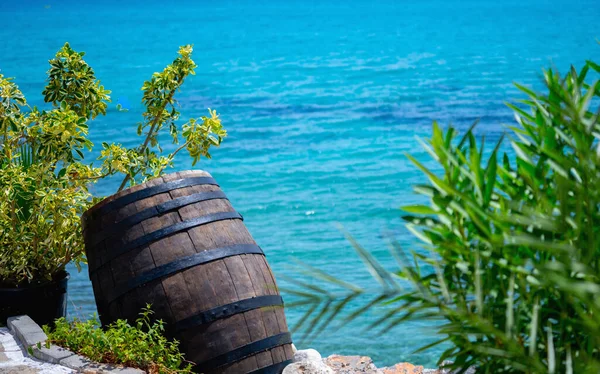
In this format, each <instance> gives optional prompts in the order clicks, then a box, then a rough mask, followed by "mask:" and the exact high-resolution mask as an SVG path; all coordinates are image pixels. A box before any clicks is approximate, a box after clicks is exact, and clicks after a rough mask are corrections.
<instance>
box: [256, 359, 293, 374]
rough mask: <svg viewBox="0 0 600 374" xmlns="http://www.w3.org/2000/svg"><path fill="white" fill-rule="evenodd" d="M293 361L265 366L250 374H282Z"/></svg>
mask: <svg viewBox="0 0 600 374" xmlns="http://www.w3.org/2000/svg"><path fill="white" fill-rule="evenodd" d="M292 362H293V360H285V361H282V362H280V363H277V364H273V365H269V366H265V367H264V368H260V369H257V370H253V371H251V372H249V373H248V374H280V373H281V372H282V371H283V369H285V367H286V366H288V365H289V364H291V363H292Z"/></svg>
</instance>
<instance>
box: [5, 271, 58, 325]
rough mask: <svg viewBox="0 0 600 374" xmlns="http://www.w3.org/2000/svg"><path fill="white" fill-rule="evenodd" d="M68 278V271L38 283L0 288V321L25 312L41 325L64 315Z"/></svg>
mask: <svg viewBox="0 0 600 374" xmlns="http://www.w3.org/2000/svg"><path fill="white" fill-rule="evenodd" d="M69 278H70V276H69V273H67V272H63V273H62V274H59V275H58V276H57V277H55V279H54V280H53V281H50V282H47V283H43V284H40V285H34V286H26V287H19V288H0V323H1V324H6V319H7V318H8V317H12V316H18V315H22V314H27V315H28V316H29V317H31V319H33V320H34V321H35V322H37V324H38V325H40V326H41V325H48V324H51V323H52V322H53V321H54V320H55V319H56V318H60V317H64V316H66V314H67V282H68V281H69Z"/></svg>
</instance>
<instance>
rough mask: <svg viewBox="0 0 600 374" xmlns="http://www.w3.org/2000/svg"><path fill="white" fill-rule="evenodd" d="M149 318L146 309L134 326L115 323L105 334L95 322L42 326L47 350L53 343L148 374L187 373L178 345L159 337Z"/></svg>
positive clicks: (58, 322) (59, 321) (157, 325)
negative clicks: (51, 327) (45, 336)
mask: <svg viewBox="0 0 600 374" xmlns="http://www.w3.org/2000/svg"><path fill="white" fill-rule="evenodd" d="M150 314H152V311H151V310H150V306H148V307H147V308H146V309H144V310H143V311H142V313H140V317H139V318H138V319H137V321H136V324H135V325H134V326H131V325H129V323H127V321H125V320H117V322H115V323H113V324H112V325H110V326H108V327H107V328H106V329H105V330H103V329H101V328H100V324H99V322H98V321H97V319H95V318H93V319H90V320H88V321H85V322H81V321H78V320H74V321H73V322H68V321H67V320H66V319H64V318H60V319H57V320H56V321H55V326H54V328H53V329H50V327H48V326H44V331H45V332H46V334H47V335H48V340H47V341H46V344H47V346H48V347H49V346H50V344H51V343H54V344H56V345H59V346H61V347H64V348H67V349H69V350H71V351H73V352H76V353H78V354H81V355H83V356H85V357H88V358H90V359H91V360H93V361H96V362H102V363H110V364H119V365H124V366H128V367H135V368H139V369H142V370H145V371H146V372H148V373H161V374H163V373H164V374H174V373H191V367H192V366H191V363H186V362H185V360H184V357H183V354H182V353H180V352H179V343H178V342H177V341H168V340H167V339H166V338H165V337H164V336H163V332H164V324H163V322H162V321H161V320H158V321H155V322H152V323H151V322H150Z"/></svg>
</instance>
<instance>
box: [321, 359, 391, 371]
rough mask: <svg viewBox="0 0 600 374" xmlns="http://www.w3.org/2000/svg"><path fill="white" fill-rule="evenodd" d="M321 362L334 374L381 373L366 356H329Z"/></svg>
mask: <svg viewBox="0 0 600 374" xmlns="http://www.w3.org/2000/svg"><path fill="white" fill-rule="evenodd" d="M323 361H325V364H327V366H329V367H330V368H332V369H333V371H334V372H335V373H336V374H362V373H365V374H382V371H381V370H378V369H377V366H375V364H374V363H373V360H372V359H371V357H367V356H340V355H331V356H329V357H327V358H326V359H324V360H323Z"/></svg>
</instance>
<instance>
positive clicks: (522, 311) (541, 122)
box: [288, 61, 600, 373]
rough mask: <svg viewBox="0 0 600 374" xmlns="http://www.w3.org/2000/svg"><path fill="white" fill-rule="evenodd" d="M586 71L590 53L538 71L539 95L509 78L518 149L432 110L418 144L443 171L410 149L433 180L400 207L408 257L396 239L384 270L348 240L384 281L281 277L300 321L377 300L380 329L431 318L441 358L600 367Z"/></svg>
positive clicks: (592, 135) (599, 208)
mask: <svg viewBox="0 0 600 374" xmlns="http://www.w3.org/2000/svg"><path fill="white" fill-rule="evenodd" d="M590 71H596V72H600V66H599V65H597V64H595V63H594V62H591V61H589V62H588V63H587V64H586V65H585V66H584V67H583V68H582V69H581V70H580V71H579V72H578V71H576V70H575V69H574V68H572V69H571V70H570V72H569V73H568V74H566V75H565V76H563V77H561V76H560V75H559V74H558V73H556V72H555V71H553V70H547V71H544V82H545V86H546V88H547V90H548V91H547V93H543V94H542V93H536V92H534V91H532V90H530V89H528V88H526V87H524V86H521V85H517V87H518V88H519V89H520V90H521V91H522V92H523V93H524V94H525V95H526V96H527V98H526V99H524V100H522V101H520V103H518V104H517V105H513V104H509V106H510V107H511V108H512V109H513V110H514V112H515V118H516V122H517V125H516V126H512V127H510V128H509V130H510V133H509V141H510V145H511V146H512V148H513V149H514V153H506V152H505V153H502V152H501V149H502V148H501V146H502V144H503V142H504V140H503V139H500V141H498V142H497V143H496V144H494V145H493V146H492V148H491V149H489V148H488V149H486V145H487V143H486V142H485V139H484V138H483V137H482V138H481V141H480V142H478V141H477V139H476V137H475V135H474V130H473V127H472V128H471V129H469V130H468V131H467V132H466V133H465V134H464V135H463V136H462V137H458V134H457V131H456V129H454V128H453V127H448V128H447V129H446V130H445V131H443V130H442V129H441V128H440V127H439V126H438V125H437V124H436V123H434V125H433V135H432V137H431V139H429V141H428V142H427V143H423V146H424V147H425V149H426V150H427V152H428V153H429V154H430V155H431V157H432V158H433V160H435V161H436V162H437V163H438V164H439V165H440V166H441V172H440V173H436V172H434V171H432V170H430V169H428V168H427V167H426V166H425V165H424V164H422V163H421V162H420V161H418V160H417V159H415V158H414V157H412V156H408V157H409V158H410V159H411V160H412V162H413V163H414V164H415V165H416V166H417V167H418V168H419V169H420V170H421V171H422V172H423V173H424V174H425V176H426V177H427V178H428V179H429V183H428V184H424V185H417V186H415V192H416V193H418V194H420V195H422V196H424V197H425V198H427V199H428V200H429V204H427V205H413V206H406V207H404V208H403V210H404V211H405V212H407V213H408V215H406V216H404V219H405V220H406V222H407V227H408V229H409V230H410V231H411V232H412V233H413V234H414V235H415V236H416V237H417V238H418V239H419V240H420V242H421V243H422V248H421V249H419V250H415V251H412V258H409V257H408V256H407V255H406V254H405V252H404V251H402V250H401V249H400V248H399V246H398V245H397V243H392V254H393V255H394V257H395V259H396V260H397V262H398V265H399V267H400V269H399V270H398V271H396V272H388V271H386V270H385V269H384V268H383V267H382V266H381V265H380V264H379V263H378V262H377V260H376V259H375V258H374V257H373V256H372V255H371V254H370V253H368V252H367V251H366V250H365V249H364V248H362V247H361V246H360V245H359V244H358V243H356V242H354V241H353V242H352V244H353V245H354V246H355V248H356V250H357V252H358V253H359V255H360V256H361V258H362V259H363V260H364V262H365V263H366V265H367V267H368V269H369V270H370V271H371V273H372V274H373V275H374V277H375V279H376V280H377V281H378V282H379V283H380V285H381V290H380V291H377V292H375V293H373V292H372V290H366V289H364V288H361V287H358V286H356V285H353V284H349V283H345V282H342V281H340V280H338V279H335V278H334V277H331V276H329V275H327V274H326V273H323V272H321V271H317V270H312V273H313V274H314V275H315V276H317V277H318V278H320V279H321V280H323V281H325V282H327V283H328V284H330V285H335V286H337V287H338V289H340V288H341V289H342V290H343V291H340V292H332V291H328V290H326V289H325V288H323V287H321V286H319V285H312V284H307V283H300V285H299V287H297V288H292V289H289V290H288V292H290V293H292V294H293V295H296V297H297V301H296V305H303V306H305V307H306V308H307V312H306V314H305V316H304V318H302V319H301V321H300V322H301V324H300V326H297V327H302V325H306V324H308V325H310V326H311V328H310V329H309V332H311V331H315V332H318V331H322V330H323V328H324V327H326V326H327V325H328V324H329V323H330V322H331V321H333V320H334V318H333V317H332V316H336V315H338V314H339V313H341V311H344V310H345V311H346V312H347V317H346V318H344V319H343V320H342V323H347V322H349V321H351V320H352V319H354V318H356V317H357V316H358V315H361V314H363V313H364V312H365V311H367V310H369V309H371V308H374V307H380V308H383V309H382V312H383V313H382V314H381V316H380V317H379V318H378V319H376V320H375V321H373V323H372V324H371V325H370V326H369V328H371V329H378V331H380V332H385V331H388V330H389V329H391V328H393V327H395V326H397V325H398V324H400V323H402V322H405V321H407V320H412V319H420V320H423V319H427V320H438V321H440V323H439V324H437V325H434V326H432V328H433V329H436V330H437V333H438V334H439V340H438V341H436V342H435V343H433V344H431V345H430V346H427V347H423V348H422V349H428V348H430V347H432V346H435V345H437V344H440V343H445V344H446V346H448V347H449V348H448V349H446V350H445V351H444V352H443V353H442V355H441V357H440V363H441V362H442V361H444V360H451V361H453V363H452V364H451V365H449V367H451V368H456V369H459V370H466V369H467V368H468V367H471V366H474V367H476V368H477V369H478V372H482V373H514V372H527V373H598V372H600V235H599V228H600V190H599V189H598V186H599V185H600V141H599V140H600V123H599V120H598V114H599V113H600V108H598V107H596V108H595V109H593V108H591V107H592V106H595V105H597V104H598V98H599V97H600V85H599V83H598V81H597V80H595V81H593V82H592V83H586V78H587V76H588V73H589V72H590ZM407 285H408V286H407ZM406 286H407V287H408V288H403V287H406ZM372 294H375V296H373V297H370V298H369V299H368V301H367V302H363V303H360V304H359V305H358V306H355V305H356V303H352V302H350V301H352V300H358V299H360V298H359V296H361V295H372ZM353 305H354V306H353Z"/></svg>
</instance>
